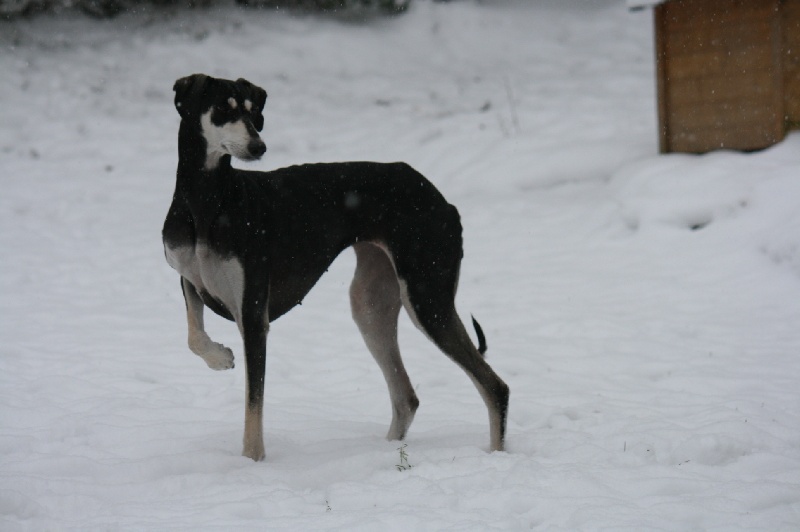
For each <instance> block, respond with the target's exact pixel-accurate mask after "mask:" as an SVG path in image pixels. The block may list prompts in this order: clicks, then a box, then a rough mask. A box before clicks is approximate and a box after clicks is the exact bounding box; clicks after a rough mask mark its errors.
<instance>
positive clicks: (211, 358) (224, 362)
mask: <svg viewBox="0 0 800 532" xmlns="http://www.w3.org/2000/svg"><path fill="white" fill-rule="evenodd" d="M200 356H202V357H203V360H205V361H206V364H208V367H209V368H211V369H213V370H217V371H222V370H224V369H231V368H233V351H231V350H230V349H229V348H227V347H225V346H224V345H222V344H218V343H216V342H212V344H211V345H210V346H209V348H208V349H207V350H206V352H205V353H203V354H201V355H200Z"/></svg>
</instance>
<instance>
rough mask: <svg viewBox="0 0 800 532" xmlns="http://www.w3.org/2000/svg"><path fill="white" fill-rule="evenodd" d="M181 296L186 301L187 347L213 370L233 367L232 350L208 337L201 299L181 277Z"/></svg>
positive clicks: (192, 286) (191, 285)
mask: <svg viewBox="0 0 800 532" xmlns="http://www.w3.org/2000/svg"><path fill="white" fill-rule="evenodd" d="M181 288H182V289H183V298H184V300H185V301H186V321H187V323H188V325H189V349H191V350H192V352H193V353H194V354H196V355H197V356H199V357H200V358H202V359H203V360H205V362H206V364H208V367H209V368H211V369H215V370H223V369H231V368H232V367H233V351H231V350H230V349H228V348H227V347H225V346H224V345H222V344H218V343H217V342H214V341H213V340H211V338H209V336H208V334H207V333H206V331H205V325H204V322H203V300H202V299H200V295H199V294H198V293H197V290H196V289H195V287H194V285H193V284H192V283H190V282H189V281H188V280H187V279H186V278H185V277H181Z"/></svg>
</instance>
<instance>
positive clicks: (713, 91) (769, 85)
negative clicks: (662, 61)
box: [668, 70, 781, 107]
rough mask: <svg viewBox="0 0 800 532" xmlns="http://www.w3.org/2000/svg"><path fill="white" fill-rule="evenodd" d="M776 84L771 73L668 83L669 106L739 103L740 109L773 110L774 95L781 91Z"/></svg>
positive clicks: (706, 77) (741, 74) (708, 77)
mask: <svg viewBox="0 0 800 532" xmlns="http://www.w3.org/2000/svg"><path fill="white" fill-rule="evenodd" d="M777 81H778V80H777V79H775V73H774V72H773V71H771V70H753V71H747V72H744V73H742V72H738V73H737V74H736V75H730V76H726V75H724V73H723V75H718V76H713V77H712V76H705V77H695V78H688V79H683V80H674V81H671V90H670V97H669V100H668V104H669V105H670V106H673V105H694V104H702V103H715V102H719V103H722V102H738V103H739V104H740V105H741V106H743V107H745V106H772V105H773V103H774V102H773V97H774V93H775V91H780V89H781V87H780V84H779V83H777Z"/></svg>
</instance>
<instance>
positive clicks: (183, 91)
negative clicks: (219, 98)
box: [172, 74, 209, 118]
mask: <svg viewBox="0 0 800 532" xmlns="http://www.w3.org/2000/svg"><path fill="white" fill-rule="evenodd" d="M208 80H209V77H208V76H206V75H205V74H192V75H191V76H186V77H185V78H181V79H179V80H178V81H176V82H175V85H174V86H173V87H172V90H174V91H175V108H176V109H177V110H178V113H180V115H181V118H187V117H188V116H190V115H191V114H192V109H191V107H192V106H191V105H189V100H190V98H189V97H190V96H192V95H195V94H200V93H202V91H203V88H204V87H205V85H206V82H207V81H208Z"/></svg>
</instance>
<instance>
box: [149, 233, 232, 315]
mask: <svg viewBox="0 0 800 532" xmlns="http://www.w3.org/2000/svg"><path fill="white" fill-rule="evenodd" d="M164 251H165V255H166V258H167V263H168V264H169V265H170V266H172V268H173V269H175V270H176V271H177V272H178V273H180V274H181V276H183V277H185V278H186V279H187V280H188V281H189V282H190V283H192V284H193V285H194V287H195V288H196V289H197V290H198V292H200V293H201V295H202V294H203V293H205V294H208V295H210V296H211V297H213V298H214V299H215V300H216V301H218V302H219V303H221V304H222V305H223V306H224V307H225V308H226V309H227V310H228V312H229V313H230V314H231V315H232V316H233V317H234V319H235V320H236V321H239V318H240V317H241V315H242V314H241V309H242V299H243V297H244V268H242V264H241V262H239V260H238V259H236V258H227V259H226V258H223V257H221V256H220V255H218V254H217V253H215V252H214V251H213V250H211V249H209V248H208V246H206V245H205V244H202V243H198V244H197V246H178V247H175V248H172V247H170V246H169V245H167V244H164Z"/></svg>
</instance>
